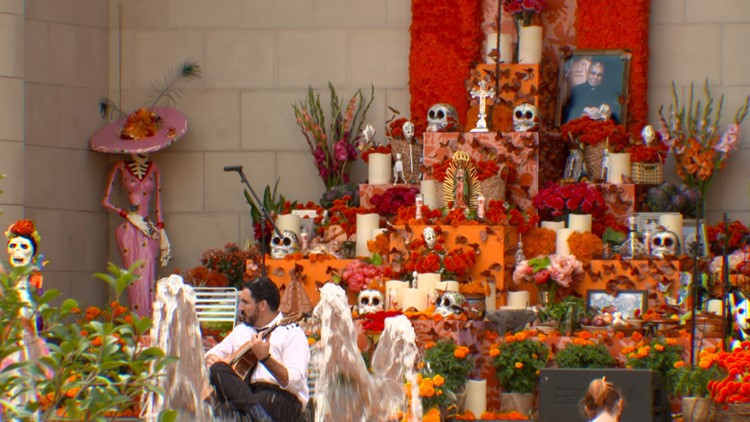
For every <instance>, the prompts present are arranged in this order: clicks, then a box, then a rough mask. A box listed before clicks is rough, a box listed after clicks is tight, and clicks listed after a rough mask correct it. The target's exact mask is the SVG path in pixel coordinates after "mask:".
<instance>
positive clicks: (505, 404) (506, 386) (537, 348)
mask: <svg viewBox="0 0 750 422" xmlns="http://www.w3.org/2000/svg"><path fill="white" fill-rule="evenodd" d="M490 357H491V358H492V363H493V364H494V365H495V376H496V377H497V379H498V380H499V381H500V385H501V386H502V389H503V395H501V407H502V411H503V412H512V411H518V412H520V413H522V414H528V413H529V412H530V411H531V409H532V406H533V400H534V390H535V389H536V384H537V380H538V378H539V371H540V370H541V369H542V368H544V367H545V366H547V361H548V359H549V348H548V347H547V345H546V344H544V343H542V342H541V341H539V340H536V339H532V338H529V337H528V335H527V334H526V333H525V332H519V333H516V334H513V335H507V336H505V339H504V341H503V342H502V343H501V344H498V345H493V346H492V347H491V348H490Z"/></svg>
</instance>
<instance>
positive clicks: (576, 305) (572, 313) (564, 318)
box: [540, 296, 591, 332]
mask: <svg viewBox="0 0 750 422" xmlns="http://www.w3.org/2000/svg"><path fill="white" fill-rule="evenodd" d="M589 316H591V313H590V312H589V310H588V309H587V308H586V301H584V300H583V299H582V298H580V297H576V296H566V297H565V298H564V299H563V300H562V301H560V302H558V303H552V304H550V305H549V306H547V308H546V309H544V310H543V311H542V312H541V314H540V319H541V320H542V321H557V322H559V323H560V331H562V332H573V331H575V330H576V329H578V328H579V327H580V325H581V320H582V319H583V318H584V317H589Z"/></svg>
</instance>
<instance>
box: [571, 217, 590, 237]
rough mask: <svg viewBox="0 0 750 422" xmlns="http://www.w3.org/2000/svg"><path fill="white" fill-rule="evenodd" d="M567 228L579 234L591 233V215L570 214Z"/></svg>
mask: <svg viewBox="0 0 750 422" xmlns="http://www.w3.org/2000/svg"><path fill="white" fill-rule="evenodd" d="M568 228H569V229H571V230H573V231H577V232H579V233H587V232H590V231H591V214H570V215H569V216H568Z"/></svg>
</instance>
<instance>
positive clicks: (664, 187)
mask: <svg viewBox="0 0 750 422" xmlns="http://www.w3.org/2000/svg"><path fill="white" fill-rule="evenodd" d="M697 204H698V191H696V190H695V189H693V188H691V187H689V186H688V185H686V184H681V185H675V184H673V183H668V182H665V183H662V184H660V185H659V186H654V187H652V188H650V189H649V190H648V193H647V194H646V205H648V208H649V209H650V210H651V211H653V212H678V213H680V214H682V215H683V216H685V217H686V218H695V211H696V206H697Z"/></svg>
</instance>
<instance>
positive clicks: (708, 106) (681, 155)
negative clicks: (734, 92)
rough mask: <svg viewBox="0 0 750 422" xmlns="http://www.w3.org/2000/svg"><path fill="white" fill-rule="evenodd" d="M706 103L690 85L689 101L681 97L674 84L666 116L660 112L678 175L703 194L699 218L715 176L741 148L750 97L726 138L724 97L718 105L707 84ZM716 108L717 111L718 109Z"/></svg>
mask: <svg viewBox="0 0 750 422" xmlns="http://www.w3.org/2000/svg"><path fill="white" fill-rule="evenodd" d="M703 92H704V95H705V97H704V99H703V100H701V99H695V102H694V96H693V93H694V87H693V84H690V89H689V90H688V92H687V96H686V98H682V99H681V98H680V97H679V96H678V95H677V86H676V85H675V84H674V83H672V104H671V105H670V106H669V110H668V112H667V114H666V116H665V113H664V107H661V108H660V109H659V116H660V117H661V129H660V130H659V132H660V135H661V137H662V139H664V140H665V143H666V144H667V146H668V147H669V149H670V151H671V152H672V153H673V154H674V157H675V162H676V164H677V167H676V169H677V175H678V176H679V177H680V178H681V179H682V181H683V182H684V183H685V184H686V185H688V186H689V187H691V188H693V189H695V190H697V191H698V192H699V193H700V196H699V201H700V202H699V203H700V210H699V211H698V218H704V217H705V216H704V204H705V201H706V194H707V193H708V189H709V187H710V186H711V181H712V180H713V176H714V174H715V173H716V172H717V171H719V170H721V169H722V168H724V165H725V164H726V159H727V158H728V157H729V154H730V153H731V152H732V151H734V150H736V149H737V148H738V147H739V143H740V124H742V122H743V121H744V120H745V118H746V117H747V114H748V111H749V110H748V105H750V96H748V97H747V98H746V99H745V102H744V104H742V105H741V106H740V108H739V109H738V110H737V113H735V115H734V119H733V120H732V123H731V124H730V125H729V127H728V128H727V130H726V131H725V132H724V133H723V134H722V133H720V131H719V122H720V120H721V112H722V110H723V107H724V96H723V95H722V96H721V97H720V98H719V100H718V103H717V101H716V99H715V98H714V97H713V96H712V94H711V90H710V89H709V87H708V80H706V82H705V84H704V88H703ZM702 101H703V102H702ZM714 107H715V108H714Z"/></svg>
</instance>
